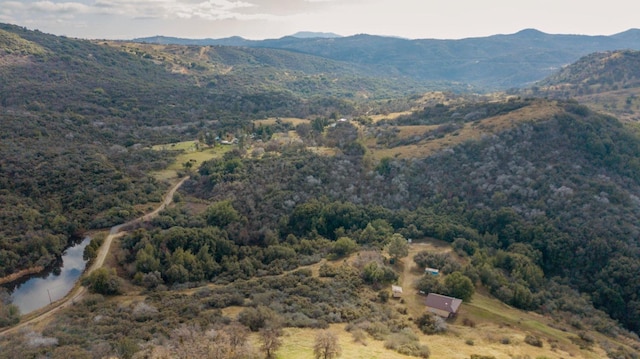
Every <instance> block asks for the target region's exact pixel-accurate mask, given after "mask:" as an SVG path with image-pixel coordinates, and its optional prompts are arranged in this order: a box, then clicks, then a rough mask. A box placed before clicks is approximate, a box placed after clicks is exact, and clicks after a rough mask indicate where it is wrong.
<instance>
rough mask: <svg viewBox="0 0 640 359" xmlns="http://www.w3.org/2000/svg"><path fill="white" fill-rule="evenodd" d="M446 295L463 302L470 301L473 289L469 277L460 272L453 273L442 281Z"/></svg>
mask: <svg viewBox="0 0 640 359" xmlns="http://www.w3.org/2000/svg"><path fill="white" fill-rule="evenodd" d="M444 286H445V288H446V290H447V295H450V296H452V297H456V298H460V299H462V300H463V301H465V302H468V301H469V300H471V297H472V296H473V293H474V292H475V287H474V286H473V282H471V279H469V277H467V276H465V275H464V274H462V273H460V272H453V273H451V274H449V275H448V276H447V277H446V278H445V279H444Z"/></svg>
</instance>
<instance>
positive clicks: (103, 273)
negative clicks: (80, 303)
mask: <svg viewBox="0 0 640 359" xmlns="http://www.w3.org/2000/svg"><path fill="white" fill-rule="evenodd" d="M82 284H83V285H85V286H88V287H89V290H90V291H92V292H94V293H99V294H105V295H115V294H120V293H121V287H122V280H121V279H120V278H119V277H118V276H117V275H116V270H115V269H108V268H98V269H96V270H95V271H93V272H92V273H91V274H89V276H88V277H87V278H85V279H84V280H83V282H82Z"/></svg>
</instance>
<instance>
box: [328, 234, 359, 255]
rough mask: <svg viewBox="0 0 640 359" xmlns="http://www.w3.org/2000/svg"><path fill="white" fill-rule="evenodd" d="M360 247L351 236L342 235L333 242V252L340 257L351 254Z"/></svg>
mask: <svg viewBox="0 0 640 359" xmlns="http://www.w3.org/2000/svg"><path fill="white" fill-rule="evenodd" d="M356 248H358V244H357V243H356V241H354V240H353V239H351V238H349V237H340V238H338V240H337V241H335V242H334V243H333V248H332V252H333V253H335V255H337V256H338V257H343V256H346V255H349V254H350V253H352V252H353V251H355V250H356Z"/></svg>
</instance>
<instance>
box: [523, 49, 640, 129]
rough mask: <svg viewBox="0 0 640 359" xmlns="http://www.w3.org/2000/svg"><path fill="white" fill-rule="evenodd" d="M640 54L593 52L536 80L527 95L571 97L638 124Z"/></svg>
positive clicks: (639, 117)
mask: <svg viewBox="0 0 640 359" xmlns="http://www.w3.org/2000/svg"><path fill="white" fill-rule="evenodd" d="M639 66H640V52H638V51H632V50H619V51H608V52H597V53H593V54H590V55H587V56H585V57H582V58H580V59H579V60H578V61H576V62H575V63H573V64H571V65H569V66H566V67H564V68H563V69H562V70H560V71H558V72H557V73H555V74H553V75H551V76H549V77H548V78H546V79H545V80H543V81H540V82H539V83H537V84H536V86H535V87H534V88H532V89H531V90H530V91H529V92H528V94H532V95H536V96H549V97H554V98H575V99H577V100H578V101H580V102H582V103H585V104H588V105H589V106H591V107H592V108H594V109H597V110H600V111H604V112H607V113H610V114H612V115H615V116H616V117H618V118H620V119H623V120H630V121H638V120H640V116H638V113H637V111H638V110H640V107H639V106H640V98H639V96H640V77H639V76H640V75H638V71H637V69H638V67H639Z"/></svg>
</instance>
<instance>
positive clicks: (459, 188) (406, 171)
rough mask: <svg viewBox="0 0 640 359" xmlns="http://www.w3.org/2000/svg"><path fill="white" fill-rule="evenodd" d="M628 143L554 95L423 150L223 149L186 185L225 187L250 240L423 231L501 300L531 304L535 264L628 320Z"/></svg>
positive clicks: (537, 291)
mask: <svg viewBox="0 0 640 359" xmlns="http://www.w3.org/2000/svg"><path fill="white" fill-rule="evenodd" d="M521 105H522V104H517V103H514V104H512V105H510V106H513V108H518V107H519V106H521ZM500 111H502V110H500ZM505 111H506V110H505ZM639 146H640V141H639V140H638V138H636V137H635V136H634V135H632V134H631V133H629V132H628V131H626V130H625V128H624V127H622V126H621V125H620V124H619V123H618V122H617V121H615V120H614V119H612V118H609V117H606V116H602V115H599V114H596V113H592V112H590V111H589V110H587V109H585V108H582V107H580V106H577V105H576V104H575V103H572V102H568V103H566V104H565V112H564V113H562V114H559V115H556V116H555V117H553V118H549V119H547V120H546V121H538V122H536V123H525V124H523V125H521V126H518V127H515V128H513V129H510V130H507V131H505V132H504V133H502V134H499V135H495V136H492V137H487V138H484V139H482V140H479V141H469V142H465V143H463V144H461V145H459V146H457V147H455V148H452V149H450V150H445V151H442V152H441V153H439V154H437V155H435V156H432V157H429V158H426V159H417V160H407V161H400V160H384V161H382V162H380V165H378V167H377V168H371V165H370V164H369V163H368V162H367V161H365V160H364V159H363V158H362V157H359V156H348V155H342V156H338V157H335V158H328V157H322V156H316V155H313V154H310V153H307V152H305V151H303V150H299V149H297V150H290V151H284V152H283V154H282V156H278V157H275V156H273V157H265V158H263V159H262V160H260V161H257V160H241V161H240V162H241V165H235V164H234V165H233V166H231V167H232V168H233V172H232V173H231V172H230V171H228V170H224V168H229V165H230V164H231V163H233V162H229V161H236V160H235V159H233V160H232V159H226V160H219V161H218V162H216V166H217V167H218V168H219V169H217V170H213V171H211V170H207V171H206V172H201V175H200V177H199V178H197V177H196V178H195V180H194V182H192V183H191V184H190V185H189V186H187V188H188V191H189V192H190V193H191V194H193V195H196V196H200V197H202V198H207V199H211V200H225V199H229V198H231V199H233V201H234V202H233V203H234V208H235V209H236V210H237V211H238V212H239V214H240V215H241V216H243V217H246V218H247V220H248V221H247V222H246V226H245V227H244V230H245V232H243V233H238V234H239V236H238V237H236V239H233V240H235V241H237V240H241V241H242V242H243V243H262V244H264V243H265V242H264V240H265V238H266V236H265V234H266V233H267V232H268V233H269V234H270V235H275V236H276V237H277V238H280V241H284V239H285V238H287V236H289V235H294V236H296V238H303V237H308V236H314V235H316V234H317V235H320V236H322V237H324V238H326V239H328V240H336V239H338V238H340V237H345V236H346V237H349V238H351V239H353V240H355V241H356V242H357V243H360V244H361V245H365V246H384V245H385V244H386V243H387V241H388V240H389V239H390V234H392V233H393V232H397V233H398V234H402V235H403V236H405V238H419V237H421V236H429V237H434V238H438V239H442V240H445V241H448V242H451V243H452V244H453V245H454V248H455V249H456V251H457V252H458V253H460V254H461V255H467V256H470V258H471V263H470V267H469V268H456V267H455V265H454V264H452V265H453V266H454V267H452V268H451V269H446V263H445V262H440V263H436V264H434V266H435V267H437V268H440V269H445V271H447V270H450V272H449V273H451V272H455V271H460V272H461V273H462V274H463V275H464V276H465V277H467V278H469V279H471V280H472V282H482V283H483V284H484V285H486V286H487V287H488V288H489V289H490V290H491V292H492V293H493V294H494V295H496V296H497V297H498V298H500V299H502V300H503V301H505V302H507V303H510V304H512V305H515V306H517V307H520V308H525V309H536V308H541V306H542V305H543V302H544V300H543V298H546V297H547V294H548V293H546V291H545V287H546V286H547V285H548V280H549V279H548V278H551V277H553V276H558V278H564V280H566V281H568V282H569V283H570V285H572V286H574V288H577V289H579V290H582V291H586V292H588V293H590V294H591V295H592V298H593V303H594V304H595V305H596V306H597V307H599V308H602V309H604V310H606V311H607V312H608V313H609V314H610V315H611V316H612V317H614V318H616V319H618V320H621V321H623V322H624V323H625V325H627V327H628V328H630V329H634V330H637V329H638V328H637V327H636V324H635V323H637V322H638V321H636V320H635V319H634V318H638V315H639V314H640V313H639V312H638V311H637V309H636V307H637V305H636V304H637V303H636V301H637V299H636V298H635V295H634V294H633V293H635V292H637V289H638V287H637V285H636V284H634V283H635V281H634V280H633V279H632V278H629V277H628V276H627V275H626V274H625V273H629V272H624V271H623V270H622V269H621V268H623V267H625V266H626V267H625V268H631V269H633V268H634V265H633V263H635V262H634V261H637V260H636V259H637V258H638V257H639V256H640V253H638V250H637V248H638V244H637V243H636V242H637V241H636V239H637V234H638V233H639V229H638V227H637V220H636V219H637V218H638V214H639V211H640V208H639V203H640V202H639V201H638V199H637V196H636V195H635V194H634V193H637V192H638V189H639V187H640V184H639V183H638V181H637V179H638V178H640V167H639V166H638V158H639V156H640V147H639ZM203 168H209V169H211V167H210V166H204V167H203ZM212 178H215V180H214V181H211V179H212ZM377 223H383V224H384V225H381V226H380V225H378V226H377V225H376V224H377ZM267 228H268V229H269V231H267V230H266V229H267ZM233 237H235V236H233ZM625 263H627V264H625ZM594 278H595V280H594Z"/></svg>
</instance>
